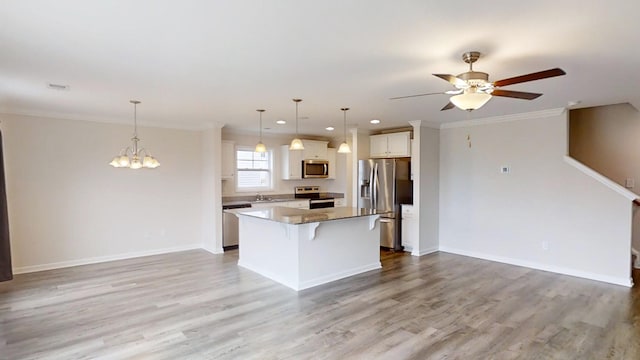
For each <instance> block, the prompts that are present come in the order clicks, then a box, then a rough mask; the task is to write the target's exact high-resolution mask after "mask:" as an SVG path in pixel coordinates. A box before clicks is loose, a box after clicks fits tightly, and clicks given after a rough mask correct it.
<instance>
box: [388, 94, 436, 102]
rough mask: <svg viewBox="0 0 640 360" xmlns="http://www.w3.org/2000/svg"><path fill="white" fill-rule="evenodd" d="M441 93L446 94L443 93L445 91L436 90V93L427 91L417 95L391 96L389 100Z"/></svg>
mask: <svg viewBox="0 0 640 360" xmlns="http://www.w3.org/2000/svg"><path fill="white" fill-rule="evenodd" d="M440 94H444V93H443V92H435V93H426V94H416V95H407V96H398V97H392V98H389V100H397V99H406V98H412V97H418V96H427V95H440Z"/></svg>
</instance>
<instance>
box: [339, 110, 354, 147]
mask: <svg viewBox="0 0 640 360" xmlns="http://www.w3.org/2000/svg"><path fill="white" fill-rule="evenodd" d="M340 110H342V112H343V113H344V141H343V142H342V144H340V147H339V148H338V152H339V153H341V154H349V153H351V148H350V147H349V144H347V110H349V108H341V109H340Z"/></svg>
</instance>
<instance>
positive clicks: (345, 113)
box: [340, 108, 349, 142]
mask: <svg viewBox="0 0 640 360" xmlns="http://www.w3.org/2000/svg"><path fill="white" fill-rule="evenodd" d="M340 110H342V112H343V113H344V126H343V129H344V132H343V135H344V142H347V110H349V108H342V109H340Z"/></svg>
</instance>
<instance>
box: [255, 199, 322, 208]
mask: <svg viewBox="0 0 640 360" xmlns="http://www.w3.org/2000/svg"><path fill="white" fill-rule="evenodd" d="M274 206H282V207H290V208H296V209H308V208H309V200H293V201H267V202H258V203H251V207H252V208H254V209H260V208H270V207H274Z"/></svg>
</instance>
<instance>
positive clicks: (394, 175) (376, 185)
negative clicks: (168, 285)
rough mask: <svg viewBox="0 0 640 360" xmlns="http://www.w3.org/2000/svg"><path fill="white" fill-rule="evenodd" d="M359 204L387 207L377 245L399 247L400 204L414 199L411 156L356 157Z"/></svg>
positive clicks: (400, 244) (370, 207)
mask: <svg viewBox="0 0 640 360" xmlns="http://www.w3.org/2000/svg"><path fill="white" fill-rule="evenodd" d="M358 186H359V194H358V207H359V208H367V209H376V210H382V211H389V214H387V215H384V216H382V217H381V218H380V246H382V247H385V248H389V249H393V250H402V243H401V239H402V237H401V234H400V228H401V226H400V221H401V218H402V217H401V213H400V204H412V203H413V181H411V160H410V159H409V158H398V159H369V160H360V161H358Z"/></svg>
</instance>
